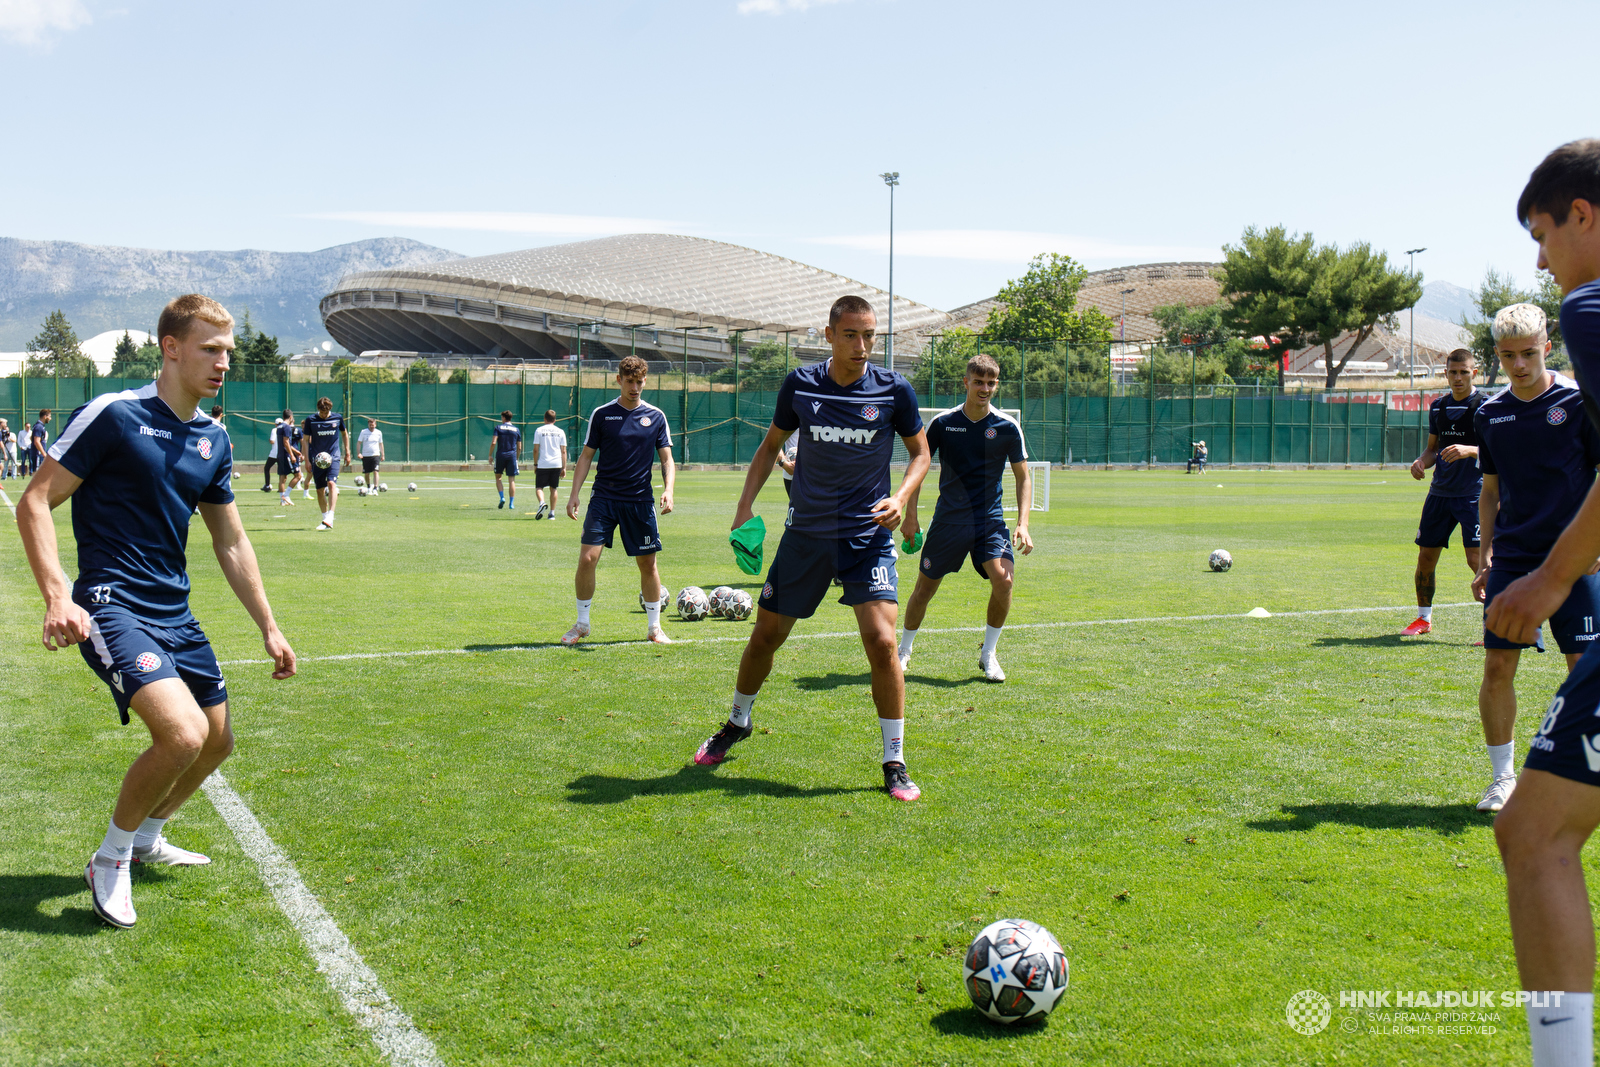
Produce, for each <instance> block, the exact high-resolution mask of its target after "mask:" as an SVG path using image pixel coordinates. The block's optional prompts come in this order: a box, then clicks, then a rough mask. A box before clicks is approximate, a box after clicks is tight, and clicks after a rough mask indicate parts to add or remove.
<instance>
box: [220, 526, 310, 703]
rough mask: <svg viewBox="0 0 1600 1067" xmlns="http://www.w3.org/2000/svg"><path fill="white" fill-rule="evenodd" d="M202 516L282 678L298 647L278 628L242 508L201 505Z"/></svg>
mask: <svg viewBox="0 0 1600 1067" xmlns="http://www.w3.org/2000/svg"><path fill="white" fill-rule="evenodd" d="M200 518H201V519H203V520H205V524H206V529H207V530H210V531H211V548H212V551H214V552H215V553H216V555H217V564H218V565H219V566H221V568H222V575H223V577H225V578H226V579H228V586H229V588H231V589H232V590H233V595H234V596H236V597H238V598H239V603H241V604H243V605H244V610H245V611H247V612H249V613H250V618H251V619H253V620H254V621H255V624H256V627H257V628H258V629H259V630H260V631H261V643H262V644H263V645H264V646H265V647H266V650H267V655H269V656H271V657H272V676H273V677H274V678H277V679H279V680H282V679H284V678H292V677H293V676H294V674H295V659H294V649H292V648H290V647H289V642H288V641H287V640H286V639H285V638H284V636H283V632H282V631H281V630H279V629H278V622H277V620H276V619H274V618H273V617H272V605H270V604H269V603H267V590H266V587H265V586H264V585H262V583H261V568H260V566H259V565H258V564H257V562H256V550H255V546H254V545H252V544H251V543H250V538H249V536H248V535H247V534H246V533H245V532H244V524H243V523H242V522H240V521H239V508H238V507H237V506H236V505H235V504H234V503H233V502H232V501H229V502H228V503H226V504H206V503H202V504H201V505H200Z"/></svg>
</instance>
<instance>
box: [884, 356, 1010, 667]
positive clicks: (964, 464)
mask: <svg viewBox="0 0 1600 1067" xmlns="http://www.w3.org/2000/svg"><path fill="white" fill-rule="evenodd" d="M961 385H962V388H964V389H965V390H966V391H967V399H966V403H964V404H962V405H961V406H960V407H958V408H951V409H950V410H949V411H943V412H940V413H939V414H938V415H935V416H934V417H933V419H932V421H930V422H929V423H928V430H927V433H928V452H929V454H930V456H931V454H932V453H934V452H937V453H938V454H939V461H940V465H941V466H940V470H939V502H938V504H936V505H935V506H934V510H933V522H932V523H931V524H930V525H929V526H928V542H927V544H926V545H924V546H923V548H922V566H921V568H920V569H919V570H918V571H917V585H916V588H914V589H913V590H912V591H911V600H910V602H909V603H908V604H906V624H905V632H904V633H903V634H902V635H901V637H900V669H901V670H902V671H903V670H905V668H906V665H907V664H909V663H910V662H911V646H912V643H913V642H914V641H916V639H917V630H918V629H919V628H921V626H922V620H923V617H924V616H925V615H926V614H927V612H928V602H929V601H931V600H932V599H933V598H934V595H935V594H936V593H938V592H939V583H940V581H942V580H943V579H944V576H945V575H947V574H954V573H955V572H957V571H959V570H960V569H961V565H962V564H963V563H965V562H966V561H967V560H968V559H971V560H972V566H973V569H974V570H976V571H977V572H978V573H979V574H980V575H982V576H984V577H985V578H988V579H989V611H988V616H987V618H986V619H985V622H986V623H987V625H985V626H984V629H983V647H982V648H981V649H980V650H979V652H978V669H979V670H980V671H982V672H983V677H984V680H985V681H989V682H1003V681H1005V680H1006V672H1005V671H1003V670H1001V669H1000V660H999V658H998V657H997V656H996V655H995V646H996V645H997V644H999V642H1000V630H1001V628H1002V627H1004V626H1005V624H1006V616H1007V615H1008V614H1010V612H1011V585H1012V578H1013V571H1014V569H1015V567H1016V557H1015V556H1013V555H1012V554H1011V531H1010V530H1008V529H1007V528H1006V519H1005V510H1004V504H1003V501H1002V498H1003V496H1004V492H1003V488H1002V485H1001V481H1002V478H1003V476H1004V474H1005V468H1006V465H1007V464H1008V463H1009V464H1010V466H1011V473H1012V476H1013V477H1015V478H1016V481H1017V534H1016V541H1017V547H1018V548H1020V549H1022V554H1023V555H1024V556H1026V555H1027V554H1028V553H1030V552H1032V551H1033V538H1032V537H1031V536H1029V534H1028V519H1029V517H1030V515H1031V514H1032V510H1033V475H1032V472H1030V471H1029V470H1028V446H1027V445H1026V444H1025V443H1024V442H1023V440H1022V427H1021V426H1018V425H1017V423H1016V420H1014V419H1012V418H1011V417H1010V416H1008V415H1004V414H1002V413H1001V412H998V411H996V410H994V408H993V407H991V406H990V400H991V399H992V398H993V397H994V394H995V390H997V389H998V388H999V387H1000V364H998V363H996V362H995V361H994V359H993V358H992V357H990V356H986V355H983V354H981V353H980V354H978V355H976V356H973V357H972V358H971V359H969V360H967V373H966V376H965V377H964V378H962V379H961ZM919 494H920V488H919V489H918V490H916V491H913V492H912V494H911V497H910V499H909V501H908V502H907V505H906V517H905V521H904V522H903V523H902V524H901V527H900V529H901V532H902V535H903V536H904V537H905V539H906V540H907V541H909V540H911V539H912V538H913V537H915V536H916V533H917V530H918V529H920V526H921V524H920V523H919V522H918V520H917V497H918V495H919Z"/></svg>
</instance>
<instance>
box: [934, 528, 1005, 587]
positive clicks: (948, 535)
mask: <svg viewBox="0 0 1600 1067" xmlns="http://www.w3.org/2000/svg"><path fill="white" fill-rule="evenodd" d="M966 559H971V560H972V569H973V570H975V571H977V572H978V573H979V574H980V575H982V576H983V577H985V578H987V577H989V572H988V571H986V570H984V569H983V565H984V564H985V563H987V562H989V561H990V560H991V559H1010V560H1014V559H1016V557H1015V556H1014V555H1012V554H1011V531H1010V530H1009V529H1007V528H1006V524H1005V523H1003V522H993V523H990V524H989V525H987V526H950V525H947V524H945V523H941V522H938V521H935V522H934V524H933V525H932V526H930V527H929V528H928V540H927V543H926V544H924V545H923V546H922V573H923V574H925V575H927V576H928V577H929V578H933V579H935V580H937V579H940V578H943V577H944V576H945V575H947V574H954V573H955V572H956V571H958V570H960V569H961V564H962V562H963V561H964V560H966Z"/></svg>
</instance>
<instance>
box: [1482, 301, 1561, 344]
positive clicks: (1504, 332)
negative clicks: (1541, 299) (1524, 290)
mask: <svg viewBox="0 0 1600 1067" xmlns="http://www.w3.org/2000/svg"><path fill="white" fill-rule="evenodd" d="M1547 326H1548V320H1546V319H1545V315H1544V309H1543V308H1541V307H1539V306H1538V305H1537V304H1511V305H1510V306H1508V307H1503V308H1501V309H1500V311H1499V313H1498V314H1497V315H1495V317H1494V325H1493V326H1491V327H1489V329H1490V332H1491V333H1493V334H1494V339H1495V341H1496V342H1497V343H1498V342H1500V341H1504V340H1505V339H1506V338H1508V337H1538V336H1540V335H1542V334H1543V333H1545V331H1546V329H1547Z"/></svg>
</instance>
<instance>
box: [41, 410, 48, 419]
mask: <svg viewBox="0 0 1600 1067" xmlns="http://www.w3.org/2000/svg"><path fill="white" fill-rule="evenodd" d="M48 414H50V409H49V408H40V409H39V417H40V418H41V419H42V418H44V417H45V416H46V415H48Z"/></svg>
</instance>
